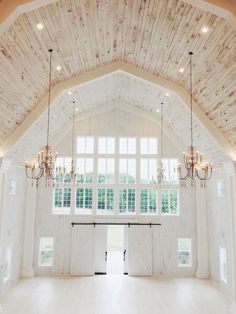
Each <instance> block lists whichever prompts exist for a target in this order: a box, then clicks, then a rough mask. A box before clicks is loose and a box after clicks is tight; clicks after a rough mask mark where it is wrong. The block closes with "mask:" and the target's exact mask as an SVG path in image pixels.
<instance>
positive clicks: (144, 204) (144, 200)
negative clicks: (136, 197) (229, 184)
mask: <svg viewBox="0 0 236 314" xmlns="http://www.w3.org/2000/svg"><path fill="white" fill-rule="evenodd" d="M147 211H148V191H147V189H144V190H141V194H140V212H141V213H147Z"/></svg>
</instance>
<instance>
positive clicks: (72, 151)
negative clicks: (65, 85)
mask: <svg viewBox="0 0 236 314" xmlns="http://www.w3.org/2000/svg"><path fill="white" fill-rule="evenodd" d="M74 142H75V101H73V116H72V145H71V156H72V161H73V160H74V145H75V143H74Z"/></svg>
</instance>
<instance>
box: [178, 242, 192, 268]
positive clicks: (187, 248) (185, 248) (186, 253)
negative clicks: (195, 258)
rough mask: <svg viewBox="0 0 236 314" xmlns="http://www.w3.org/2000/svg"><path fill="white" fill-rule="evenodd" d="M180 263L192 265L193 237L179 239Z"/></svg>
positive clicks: (181, 264)
mask: <svg viewBox="0 0 236 314" xmlns="http://www.w3.org/2000/svg"><path fill="white" fill-rule="evenodd" d="M178 265H179V266H191V239H189V238H179V239H178Z"/></svg>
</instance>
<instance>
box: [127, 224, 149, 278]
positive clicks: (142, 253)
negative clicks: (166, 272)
mask: <svg viewBox="0 0 236 314" xmlns="http://www.w3.org/2000/svg"><path fill="white" fill-rule="evenodd" d="M128 273H129V275H131V276H132V275H133V276H135V275H137V276H151V275H152V228H150V226H132V225H131V226H130V227H129V228H128Z"/></svg>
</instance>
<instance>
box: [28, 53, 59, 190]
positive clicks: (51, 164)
mask: <svg viewBox="0 0 236 314" xmlns="http://www.w3.org/2000/svg"><path fill="white" fill-rule="evenodd" d="M48 51H49V81H48V119H47V144H46V145H45V146H44V147H43V149H42V150H41V151H40V152H38V156H37V162H35V161H34V162H32V163H28V162H27V161H26V162H25V173H26V176H27V177H28V178H30V179H32V185H33V182H36V186H37V187H38V181H39V179H40V178H44V179H45V186H46V187H48V186H50V183H51V182H52V183H53V186H54V181H55V177H54V173H53V172H54V168H55V162H56V159H57V153H54V152H53V151H52V150H51V147H50V146H49V131H50V102H51V77H52V52H53V49H49V50H48Z"/></svg>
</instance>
